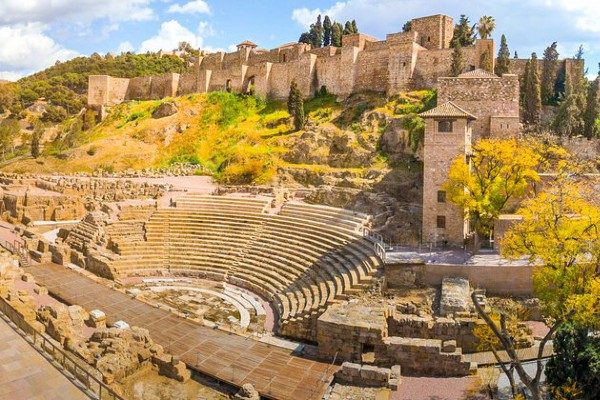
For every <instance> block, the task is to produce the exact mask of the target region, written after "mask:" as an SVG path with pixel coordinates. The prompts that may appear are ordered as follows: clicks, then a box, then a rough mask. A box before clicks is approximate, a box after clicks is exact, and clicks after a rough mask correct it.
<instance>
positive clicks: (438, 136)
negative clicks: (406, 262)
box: [421, 102, 477, 246]
mask: <svg viewBox="0 0 600 400" xmlns="http://www.w3.org/2000/svg"><path fill="white" fill-rule="evenodd" d="M421 117H423V118H424V119H425V141H424V143H425V144H424V147H423V152H424V162H423V164H424V165H423V169H424V173H423V225H422V236H421V241H422V242H423V243H432V244H434V245H450V246H462V245H463V244H464V241H465V239H466V237H467V235H468V234H469V224H468V220H467V218H466V215H465V212H464V210H461V209H460V208H459V207H457V206H455V205H453V204H450V203H448V202H447V198H446V192H445V191H444V189H443V188H442V186H443V185H444V183H445V182H446V181H447V180H448V172H449V171H450V167H451V166H452V163H453V162H454V160H455V159H456V158H457V157H459V156H462V157H468V156H469V155H470V154H471V129H472V128H471V125H472V121H474V120H476V119H477V118H476V117H475V116H474V115H472V114H470V113H468V112H467V111H465V110H463V109H462V108H460V107H458V106H457V105H455V104H454V103H452V102H447V103H444V104H442V105H440V106H438V107H436V108H434V109H432V110H429V111H426V112H424V113H422V114H421Z"/></svg>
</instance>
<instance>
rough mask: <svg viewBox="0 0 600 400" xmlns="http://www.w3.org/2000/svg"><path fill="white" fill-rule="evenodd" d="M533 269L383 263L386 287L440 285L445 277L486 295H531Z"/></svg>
mask: <svg viewBox="0 0 600 400" xmlns="http://www.w3.org/2000/svg"><path fill="white" fill-rule="evenodd" d="M534 268H535V267H534V266H500V265H493V266H484V265H461V264H459V265H451V264H386V266H385V278H386V284H387V287H388V288H397V287H402V286H414V285H424V286H439V285H441V284H442V280H443V279H444V278H445V277H463V278H467V279H468V280H469V282H470V283H471V286H472V287H474V288H483V289H486V291H487V293H488V294H494V295H495V294H498V295H504V294H507V295H515V296H522V295H529V294H531V293H532V292H533V284H532V280H531V275H532V273H533V271H534Z"/></svg>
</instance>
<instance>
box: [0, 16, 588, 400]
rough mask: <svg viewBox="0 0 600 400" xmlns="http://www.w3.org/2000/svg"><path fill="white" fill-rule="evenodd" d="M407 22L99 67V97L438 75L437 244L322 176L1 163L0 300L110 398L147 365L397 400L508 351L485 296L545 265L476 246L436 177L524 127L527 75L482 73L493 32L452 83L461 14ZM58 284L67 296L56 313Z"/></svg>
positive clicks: (535, 329)
mask: <svg viewBox="0 0 600 400" xmlns="http://www.w3.org/2000/svg"><path fill="white" fill-rule="evenodd" d="M412 22H413V23H412V26H413V32H407V33H401V34H394V35H388V38H387V40H386V41H382V42H377V41H375V40H374V39H372V38H368V37H365V36H364V35H356V36H352V37H350V38H348V40H346V38H345V39H344V46H343V47H342V48H341V49H336V48H333V47H329V48H324V49H316V50H311V49H309V48H306V46H305V45H290V46H284V47H282V48H279V49H275V50H272V51H258V50H257V49H255V48H254V47H252V46H249V45H246V46H241V47H240V48H239V49H238V51H237V52H235V53H230V54H224V53H218V54H216V55H206V56H205V57H204V58H203V59H201V60H199V61H198V62H197V68H196V71H195V72H194V73H193V74H191V75H189V76H182V77H179V76H175V75H170V76H169V77H167V78H165V77H154V78H153V77H149V78H140V79H137V80H131V81H129V80H119V79H114V78H111V77H108V76H93V77H90V82H89V84H90V90H89V105H90V106H91V107H96V108H98V107H100V108H102V109H104V108H105V107H109V106H112V105H115V104H118V103H120V102H122V101H126V100H130V99H152V98H163V97H167V96H172V95H178V94H184V93H193V92H206V91H213V90H233V91H239V92H247V91H248V90H249V88H250V87H252V88H254V89H253V90H255V91H256V92H257V93H258V94H260V95H264V96H269V97H274V98H280V97H285V96H286V95H287V90H288V88H289V83H290V82H291V81H292V80H293V79H295V80H297V81H298V82H299V83H300V87H301V90H302V91H303V92H304V93H305V94H310V93H314V90H315V88H318V87H320V86H321V85H326V86H327V88H328V89H329V90H330V91H331V92H332V93H334V94H337V95H339V96H347V95H349V94H351V93H353V92H358V91H361V90H375V91H378V92H382V93H386V94H390V93H395V92H398V91H399V90H404V89H406V88H409V87H412V86H413V85H420V86H423V85H424V86H426V87H430V86H432V85H437V87H438V90H439V94H438V96H439V97H438V104H439V106H438V107H436V108H434V109H433V110H430V111H428V112H426V113H424V114H423V115H422V116H423V118H424V119H425V121H426V122H425V123H426V128H425V149H424V163H425V173H424V186H423V199H422V209H423V211H422V218H421V217H420V216H419V217H416V218H415V220H416V221H419V222H420V221H421V219H422V221H423V222H422V223H423V228H422V229H423V232H424V235H425V236H424V238H423V243H424V246H428V249H429V250H427V249H425V248H424V247H423V248H419V249H416V248H414V249H398V248H390V246H388V245H387V244H386V243H385V241H384V240H383V238H382V237H381V236H379V235H378V234H377V231H378V228H380V227H379V226H376V224H375V223H374V221H375V220H376V218H375V217H377V216H371V215H367V214H364V213H361V212H357V211H353V210H348V209H341V208H335V207H329V206H324V205H319V204H314V202H311V201H310V196H309V194H310V192H311V190H314V189H311V188H300V187H294V188H292V187H290V188H286V187H222V186H218V185H216V184H215V183H214V182H213V181H212V180H211V179H210V178H208V177H203V176H196V175H193V173H194V169H193V167H191V166H186V165H182V166H178V167H175V168H171V169H165V170H145V171H130V172H128V173H123V174H121V175H118V176H117V175H115V174H108V173H105V172H102V171H101V172H99V173H97V174H94V175H83V174H82V175H69V176H64V175H47V176H43V175H19V174H8V173H3V174H0V186H1V196H2V202H1V203H0V207H1V210H0V212H1V213H2V219H3V220H4V221H6V222H5V223H3V225H2V226H1V227H0V234H1V236H0V237H1V238H2V245H3V247H5V248H6V249H7V250H8V251H10V253H11V254H12V255H10V254H8V253H7V254H4V255H3V256H2V260H1V261H2V268H0V279H1V283H2V285H0V308H1V309H2V311H3V312H4V313H5V314H10V315H11V316H13V317H14V319H13V321H17V322H15V323H16V324H17V325H18V326H19V327H20V328H21V329H22V330H23V331H25V332H26V333H27V334H30V335H32V337H33V342H34V343H42V344H43V346H42V347H44V346H45V348H53V349H54V347H52V346H54V345H50V344H48V343H53V342H52V341H51V340H50V339H47V337H51V338H52V340H53V341H56V342H58V343H60V345H62V347H60V346H59V347H60V348H61V350H52V351H53V352H58V353H59V354H67V353H60V352H62V351H63V350H64V349H67V350H68V354H71V355H70V356H68V355H65V356H64V357H63V359H62V360H63V361H64V360H65V359H67V358H68V357H76V359H77V360H85V361H86V363H87V364H86V365H88V364H89V365H91V366H92V367H93V368H92V370H93V371H92V372H89V370H88V367H87V366H81V365H79V364H78V363H77V362H75V361H74V362H73V365H75V367H73V375H74V376H76V377H79V378H81V377H83V378H84V379H83V381H85V382H86V383H84V386H86V387H87V389H88V390H93V391H96V392H97V393H98V391H99V393H102V390H104V397H102V395H101V394H100V395H99V397H101V398H114V399H120V398H122V397H120V395H119V394H117V393H115V392H113V391H112V389H110V387H109V385H110V384H111V383H113V382H115V381H118V380H120V379H122V378H124V377H126V376H129V375H131V374H132V373H133V372H134V371H135V370H136V368H138V367H140V366H141V365H149V364H152V365H155V366H156V368H158V369H159V370H160V371H161V374H164V375H166V376H169V377H172V378H174V379H177V380H181V381H186V380H187V379H189V378H190V375H192V373H193V374H195V375H197V376H198V375H201V376H205V377H210V378H211V379H214V380H215V381H217V382H220V383H223V384H225V385H227V387H230V388H235V390H237V389H238V388H241V390H240V392H239V393H238V394H237V395H236V396H237V397H235V398H240V399H243V398H248V399H250V398H253V399H258V396H261V397H263V398H269V399H289V400H297V399H322V398H328V399H336V398H337V399H339V398H343V397H341V396H340V394H339V392H337V391H336V385H344V384H351V385H355V386H360V387H377V388H386V390H387V391H386V393H387V396H388V397H385V398H393V394H391V393H394V392H397V391H400V392H402V388H403V381H405V380H408V379H410V378H411V377H415V376H416V377H468V376H471V375H474V374H475V373H476V372H477V370H478V368H480V367H482V366H488V365H493V364H495V359H494V358H493V355H492V354H491V353H490V352H481V351H480V350H481V347H480V344H481V343H480V339H479V338H478V336H477V335H476V334H475V330H476V328H477V327H478V326H481V325H484V324H485V322H484V321H483V320H481V319H480V318H479V317H478V314H477V312H476V311H475V309H474V306H473V303H472V301H471V298H470V296H471V292H472V291H473V290H475V291H476V295H477V297H478V298H479V300H480V302H481V303H482V304H490V303H491V302H495V301H501V299H499V298H497V297H496V296H500V295H503V296H506V295H514V296H529V295H530V294H531V292H532V284H531V272H532V268H533V267H532V266H530V265H528V264H527V263H526V262H522V263H520V262H513V263H508V262H507V261H506V260H501V259H499V258H498V257H497V256H493V255H488V256H477V257H471V256H470V255H469V254H467V252H466V250H465V248H460V246H461V245H463V244H464V239H465V237H466V235H468V232H466V231H464V229H466V225H465V223H464V217H463V216H462V215H461V214H462V213H460V212H458V211H457V210H456V209H455V208H452V206H450V205H448V204H440V200H439V198H440V197H439V190H440V185H441V184H442V182H443V180H444V179H445V177H446V176H447V170H448V168H449V165H450V161H451V160H452V159H453V158H454V157H456V156H457V155H459V154H466V153H467V152H468V151H469V148H470V145H471V141H472V140H476V139H477V138H479V137H489V136H490V135H492V136H493V135H494V134H495V135H511V134H514V133H515V132H517V131H518V129H519V80H518V78H519V75H521V72H519V71H517V72H516V73H515V74H505V75H504V76H502V77H498V76H495V75H493V74H491V73H489V72H486V71H483V70H480V69H477V67H478V66H479V65H478V64H479V61H478V60H479V59H480V54H481V53H482V52H483V51H487V50H491V52H492V53H495V47H494V44H493V41H491V40H484V41H481V40H480V41H477V44H476V45H475V46H473V48H469V49H465V52H466V53H465V54H466V57H467V59H468V60H469V63H470V64H471V66H472V68H469V70H468V71H465V73H464V74H462V75H460V76H458V77H452V78H448V77H445V76H447V75H448V67H449V57H450V54H451V51H452V50H450V49H449V48H448V47H449V41H450V38H451V34H452V27H453V21H452V19H451V18H449V17H445V16H435V17H427V18H423V19H417V20H413V21H412ZM419 29H420V31H419ZM521 64H522V63H519V62H518V60H517V61H515V65H517V67H518V66H519V65H521ZM558 64H560V66H558ZM558 64H557V68H558V67H565V68H567V71H570V69H571V68H575V67H576V66H577V65H578V64H577V63H576V62H572V61H571V60H567V61H561V62H560V63H558ZM377 66H379V67H381V68H379V67H377ZM382 66H383V67H382ZM344 71H346V72H344ZM282 77H285V78H282ZM163 78H164V79H163ZM367 83H369V84H372V85H377V86H373V87H371V86H368V85H367ZM365 85H367V86H365ZM448 121H452V122H453V123H454V129H453V128H452V126H453V125H452V124H450V132H449V133H447V132H448V131H446V130H442V123H443V122H448ZM444 126H445V125H444ZM440 132H446V134H445V136H444V137H443V138H441V139H440V137H441V136H440V135H439V133H440ZM440 217H443V218H444V221H445V223H446V221H447V225H444V226H440V224H439V221H440ZM436 221H438V222H437V227H436V226H435V224H436ZM442 243H443V244H444V247H445V245H449V248H447V249H445V248H442V246H441V244H442ZM436 246H437V249H436ZM419 250H420V251H419ZM19 265H20V267H21V268H15V266H19ZM507 277H510V279H507ZM48 294H50V295H52V298H54V299H58V300H60V301H61V302H62V303H64V304H62V305H56V304H54V305H52V306H48V308H46V306H45V305H44V303H43V302H42V300H43V299H46V298H47V295H48ZM45 296H46V297H45ZM524 304H525V306H526V307H528V308H529V313H528V315H530V319H531V321H526V322H525V323H522V324H520V325H519V334H518V335H517V336H516V337H515V338H514V340H515V343H516V346H517V347H518V348H519V349H520V350H519V351H521V352H522V354H523V356H524V357H527V354H533V352H535V351H536V350H537V348H536V346H537V343H538V342H539V341H538V339H540V335H542V336H543V332H542V333H540V326H541V325H543V323H542V322H541V321H543V316H542V314H541V311H540V308H539V304H538V303H537V302H536V301H535V299H529V300H527V301H525V302H524ZM11 310H12V311H11ZM107 326H109V327H111V329H108V330H105V329H104V328H106V327H107ZM127 328H129V330H128V329H127ZM123 331H126V332H129V333H123ZM121 339H123V340H124V342H121V341H120V340H121ZM115 343H117V344H115ZM124 343H126V344H124ZM63 347H64V349H63ZM56 348H58V347H56ZM124 349H128V350H124ZM550 351H551V349H550ZM53 354H54V353H53ZM119 354H128V355H127V356H122V357H121V356H120V355H119ZM69 359H70V358H69ZM65 368H66V367H65ZM69 368H70V367H69ZM86 371H88V372H86ZM98 371H99V374H98ZM94 382H95V383H94ZM98 388H99V389H98ZM107 393H108V394H107ZM252 396H254V397H252ZM336 396H337V397H336ZM389 396H392V397H389ZM373 398H375V397H373ZM378 398H384V397H378Z"/></svg>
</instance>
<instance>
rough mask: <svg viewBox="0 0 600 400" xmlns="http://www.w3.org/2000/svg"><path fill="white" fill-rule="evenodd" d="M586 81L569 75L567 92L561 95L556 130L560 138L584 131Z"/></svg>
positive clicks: (580, 77)
mask: <svg viewBox="0 0 600 400" xmlns="http://www.w3.org/2000/svg"><path fill="white" fill-rule="evenodd" d="M586 91H587V88H586V81H585V78H584V77H583V76H582V75H581V76H579V75H567V76H566V81H565V92H564V93H563V94H561V95H560V99H559V101H558V111H557V112H556V118H555V119H554V129H555V130H556V132H557V133H558V134H559V135H560V136H569V137H570V136H574V135H577V134H578V133H582V132H583V131H584V126H585V122H584V113H585V109H586V105H585V104H586Z"/></svg>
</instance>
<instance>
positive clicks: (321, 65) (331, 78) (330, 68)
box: [315, 54, 342, 94]
mask: <svg viewBox="0 0 600 400" xmlns="http://www.w3.org/2000/svg"><path fill="white" fill-rule="evenodd" d="M341 62H342V56H341V54H338V55H336V56H333V57H328V58H317V63H316V67H315V69H316V71H317V89H320V88H321V86H325V87H326V88H327V91H328V92H329V93H333V94H338V93H340V92H341V91H342V88H341V87H340V84H339V83H340V76H341V74H340V64H341Z"/></svg>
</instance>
